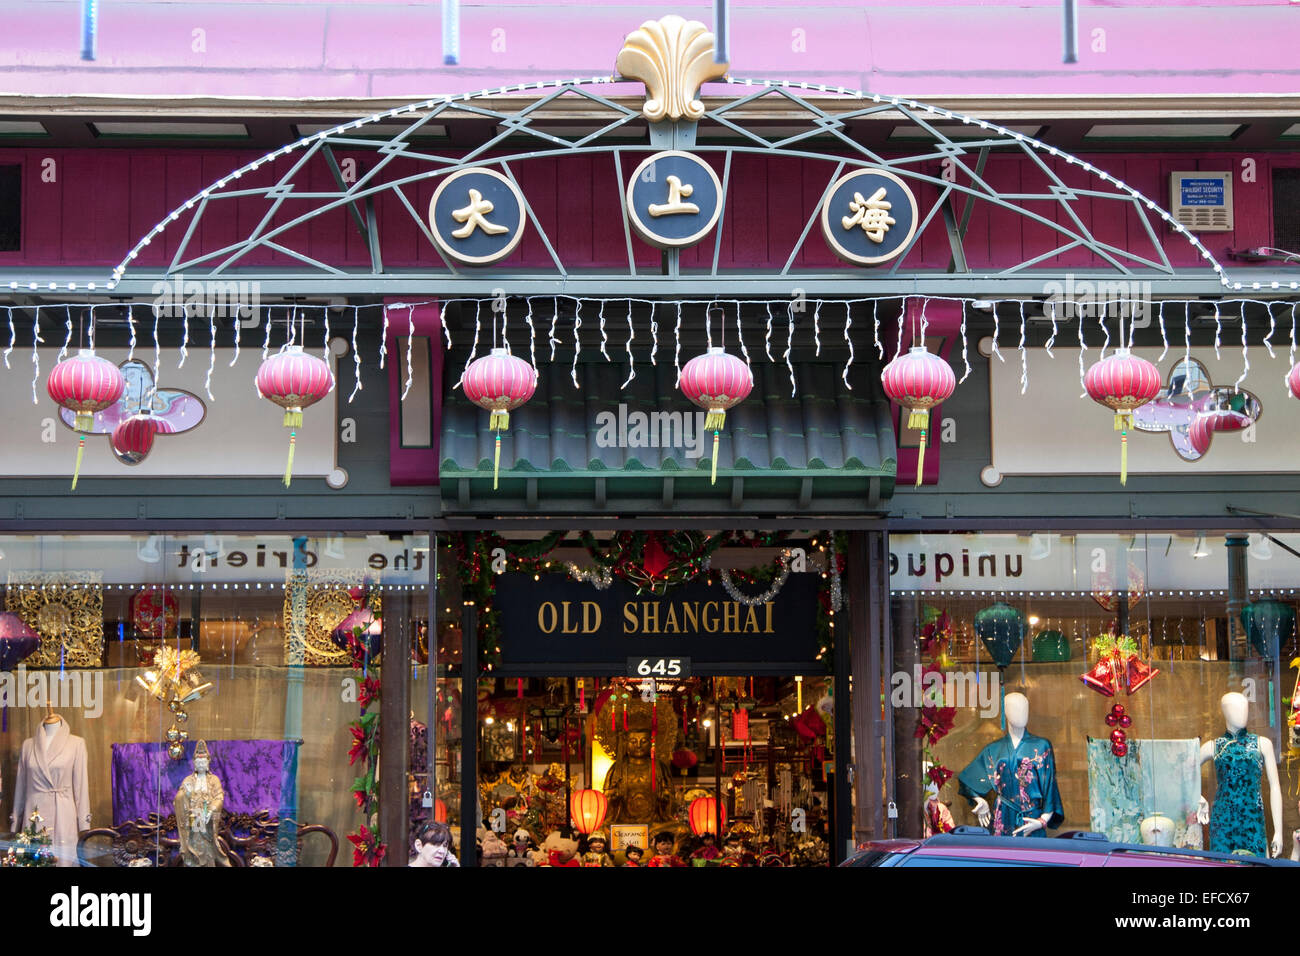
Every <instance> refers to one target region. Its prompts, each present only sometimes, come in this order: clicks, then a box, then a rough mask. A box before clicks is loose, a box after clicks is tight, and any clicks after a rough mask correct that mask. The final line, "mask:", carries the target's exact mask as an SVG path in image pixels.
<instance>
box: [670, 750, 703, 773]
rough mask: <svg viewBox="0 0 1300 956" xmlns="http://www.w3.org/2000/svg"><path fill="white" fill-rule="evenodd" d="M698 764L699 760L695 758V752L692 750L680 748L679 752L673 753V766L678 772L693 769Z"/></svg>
mask: <svg viewBox="0 0 1300 956" xmlns="http://www.w3.org/2000/svg"><path fill="white" fill-rule="evenodd" d="M699 762H700V758H699V757H698V756H696V754H695V751H693V750H687V749H685V748H682V749H681V750H674V751H673V766H674V767H676V768H677V769H678V770H681V771H686V770H689V769H690V768H691V767H694V766H695V765H696V764H698V763H699Z"/></svg>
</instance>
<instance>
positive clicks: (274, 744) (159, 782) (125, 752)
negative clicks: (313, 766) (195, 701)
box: [112, 740, 300, 826]
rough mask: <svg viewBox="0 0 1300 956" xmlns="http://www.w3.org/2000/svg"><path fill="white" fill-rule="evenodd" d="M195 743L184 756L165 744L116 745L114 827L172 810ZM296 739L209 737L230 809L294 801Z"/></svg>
mask: <svg viewBox="0 0 1300 956" xmlns="http://www.w3.org/2000/svg"><path fill="white" fill-rule="evenodd" d="M194 743H195V742H194V741H192V740H191V741H188V742H187V743H186V744H185V757H184V759H183V760H172V759H171V758H169V757H168V756H167V745H166V744H162V743H148V744H113V764H112V781H113V825H114V826H116V825H117V824H119V823H124V822H126V821H127V820H137V819H142V818H144V817H146V816H148V815H149V814H150V813H157V814H160V815H162V816H166V815H167V814H169V813H171V812H172V800H173V798H174V797H175V796H176V790H177V788H179V787H180V785H181V781H182V780H184V779H185V778H186V777H187V776H188V775H189V774H190V773H191V772H192V770H193V762H194ZM299 744H300V741H297V740H209V741H208V757H209V765H210V766H211V769H212V772H213V773H215V774H216V775H217V777H218V778H219V779H220V780H221V786H222V788H223V789H224V790H225V793H226V809H227V810H229V811H231V812H232V813H257V812H258V811H261V810H267V811H270V813H271V815H272V816H273V817H274V816H278V815H279V812H280V809H281V807H284V806H290V805H292V804H293V802H294V800H295V796H296V794H295V791H296V789H297V783H298V746H299Z"/></svg>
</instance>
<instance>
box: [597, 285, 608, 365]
mask: <svg viewBox="0 0 1300 956" xmlns="http://www.w3.org/2000/svg"><path fill="white" fill-rule="evenodd" d="M596 319H597V320H598V321H599V323H600V354H601V355H602V356H604V358H605V361H606V362H608V361H609V352H608V351H606V349H605V346H606V345H607V344H608V343H609V335H608V334H607V333H606V332H605V300H604V299H601V300H600V314H599V315H597V316H596Z"/></svg>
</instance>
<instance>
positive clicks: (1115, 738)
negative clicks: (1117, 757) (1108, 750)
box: [1110, 730, 1128, 744]
mask: <svg viewBox="0 0 1300 956" xmlns="http://www.w3.org/2000/svg"><path fill="white" fill-rule="evenodd" d="M1110 739H1111V742H1112V743H1116V744H1122V743H1123V742H1124V741H1125V740H1127V739H1128V734H1126V733H1124V731H1122V730H1112V731H1111V732H1110Z"/></svg>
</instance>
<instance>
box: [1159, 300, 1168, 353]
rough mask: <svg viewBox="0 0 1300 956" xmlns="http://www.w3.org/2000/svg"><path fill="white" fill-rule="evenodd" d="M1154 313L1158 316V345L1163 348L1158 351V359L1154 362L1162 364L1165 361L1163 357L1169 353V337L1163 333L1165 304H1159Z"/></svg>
mask: <svg viewBox="0 0 1300 956" xmlns="http://www.w3.org/2000/svg"><path fill="white" fill-rule="evenodd" d="M1156 312H1157V315H1158V318H1157V321H1158V322H1159V324H1160V344H1161V345H1162V346H1164V347H1163V348H1162V349H1161V350H1160V358H1158V359H1156V361H1157V362H1163V361H1164V360H1165V355H1166V354H1167V353H1168V352H1169V335H1168V333H1167V332H1166V331H1165V304H1164V303H1163V302H1161V303H1160V306H1159V308H1158V309H1157V310H1156Z"/></svg>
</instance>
